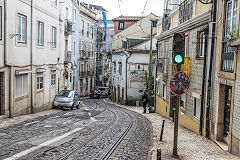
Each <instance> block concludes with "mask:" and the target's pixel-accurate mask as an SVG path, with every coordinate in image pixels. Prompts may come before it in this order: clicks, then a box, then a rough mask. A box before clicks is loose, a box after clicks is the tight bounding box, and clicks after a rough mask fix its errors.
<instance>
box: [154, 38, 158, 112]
mask: <svg viewBox="0 0 240 160" xmlns="http://www.w3.org/2000/svg"><path fill="white" fill-rule="evenodd" d="M156 52H157V53H156V54H157V56H156V57H157V60H156V61H155V64H156V66H155V76H154V111H155V112H156V106H157V105H156V92H157V88H156V87H157V81H156V78H157V70H158V42H157V43H156Z"/></svg>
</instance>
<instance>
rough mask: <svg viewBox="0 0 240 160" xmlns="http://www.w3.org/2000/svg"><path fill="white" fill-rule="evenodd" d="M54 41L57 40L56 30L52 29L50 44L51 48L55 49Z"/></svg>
mask: <svg viewBox="0 0 240 160" xmlns="http://www.w3.org/2000/svg"><path fill="white" fill-rule="evenodd" d="M56 40H57V29H56V27H52V43H51V45H52V47H53V48H56V47H57V45H56V43H57V42H56Z"/></svg>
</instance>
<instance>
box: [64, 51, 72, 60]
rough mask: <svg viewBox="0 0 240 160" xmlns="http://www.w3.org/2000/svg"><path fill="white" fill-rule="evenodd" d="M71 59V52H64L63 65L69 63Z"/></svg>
mask: <svg viewBox="0 0 240 160" xmlns="http://www.w3.org/2000/svg"><path fill="white" fill-rule="evenodd" d="M71 57H72V52H71V51H65V63H70V62H71Z"/></svg>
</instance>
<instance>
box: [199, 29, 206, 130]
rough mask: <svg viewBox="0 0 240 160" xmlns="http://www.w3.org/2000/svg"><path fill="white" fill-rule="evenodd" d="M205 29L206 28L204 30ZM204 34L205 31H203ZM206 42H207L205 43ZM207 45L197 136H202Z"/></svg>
mask: <svg viewBox="0 0 240 160" xmlns="http://www.w3.org/2000/svg"><path fill="white" fill-rule="evenodd" d="M206 29H207V28H206ZM205 33H206V31H205ZM207 38H208V36H207V37H206V36H205V39H207ZM207 42H208V41H207ZM207 46H208V45H207V43H205V46H204V47H205V48H206V49H205V51H204V64H203V74H202V77H203V78H202V94H201V95H202V96H201V113H200V127H199V135H202V134H203V133H202V129H203V111H204V103H205V101H204V99H205V85H206V69H207Z"/></svg>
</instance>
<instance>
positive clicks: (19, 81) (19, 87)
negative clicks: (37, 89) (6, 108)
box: [16, 74, 28, 97]
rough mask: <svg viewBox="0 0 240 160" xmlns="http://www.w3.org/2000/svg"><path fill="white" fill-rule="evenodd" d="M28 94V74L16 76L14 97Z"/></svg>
mask: <svg viewBox="0 0 240 160" xmlns="http://www.w3.org/2000/svg"><path fill="white" fill-rule="evenodd" d="M27 94H28V74H22V75H18V76H16V97H22V96H25V95H27Z"/></svg>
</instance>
